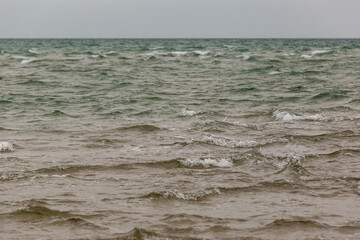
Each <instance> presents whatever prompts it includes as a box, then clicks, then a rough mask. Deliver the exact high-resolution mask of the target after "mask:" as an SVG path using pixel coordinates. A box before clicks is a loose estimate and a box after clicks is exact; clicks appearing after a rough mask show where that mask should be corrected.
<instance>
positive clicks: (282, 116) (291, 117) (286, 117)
mask: <svg viewBox="0 0 360 240" xmlns="http://www.w3.org/2000/svg"><path fill="white" fill-rule="evenodd" d="M273 116H274V117H275V118H276V120H279V121H298V120H308V121H327V120H329V118H328V117H326V116H324V115H323V114H322V113H320V114H319V113H317V114H315V115H304V116H301V115H295V114H291V113H289V112H285V111H284V112H282V111H279V110H276V111H275V112H274V113H273Z"/></svg>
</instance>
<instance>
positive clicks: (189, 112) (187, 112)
mask: <svg viewBox="0 0 360 240" xmlns="http://www.w3.org/2000/svg"><path fill="white" fill-rule="evenodd" d="M196 114H198V112H196V111H194V110H187V109H186V108H184V109H183V110H182V113H181V116H184V117H185V116H188V117H191V116H194V115H196Z"/></svg>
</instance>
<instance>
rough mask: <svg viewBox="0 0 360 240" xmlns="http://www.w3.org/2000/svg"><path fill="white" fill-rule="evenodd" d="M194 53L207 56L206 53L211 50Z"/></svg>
mask: <svg viewBox="0 0 360 240" xmlns="http://www.w3.org/2000/svg"><path fill="white" fill-rule="evenodd" d="M194 53H196V54H199V55H201V56H205V55H206V54H208V53H209V51H194Z"/></svg>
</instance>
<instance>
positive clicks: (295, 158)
mask: <svg viewBox="0 0 360 240" xmlns="http://www.w3.org/2000/svg"><path fill="white" fill-rule="evenodd" d="M286 148H287V149H288V150H289V153H288V154H287V157H286V159H285V160H284V161H282V162H279V161H275V162H273V163H274V165H275V166H276V167H278V168H280V170H279V171H278V172H276V173H275V174H282V173H286V174H290V175H292V176H295V177H299V178H300V179H307V180H309V177H315V176H313V175H312V174H311V173H310V172H309V171H308V170H307V169H306V168H305V167H303V166H302V164H301V162H302V161H303V160H304V159H305V157H306V154H305V148H304V147H302V146H297V145H287V146H286Z"/></svg>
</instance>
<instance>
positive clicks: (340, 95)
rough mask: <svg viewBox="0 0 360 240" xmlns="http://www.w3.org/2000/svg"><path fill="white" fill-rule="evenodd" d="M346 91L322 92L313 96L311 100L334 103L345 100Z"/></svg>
mask: <svg viewBox="0 0 360 240" xmlns="http://www.w3.org/2000/svg"><path fill="white" fill-rule="evenodd" d="M347 93H348V92H347V91H331V92H322V93H319V94H317V95H315V96H313V97H312V98H311V99H312V100H329V101H331V100H332V101H336V100H340V99H344V98H347V97H348V95H347Z"/></svg>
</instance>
